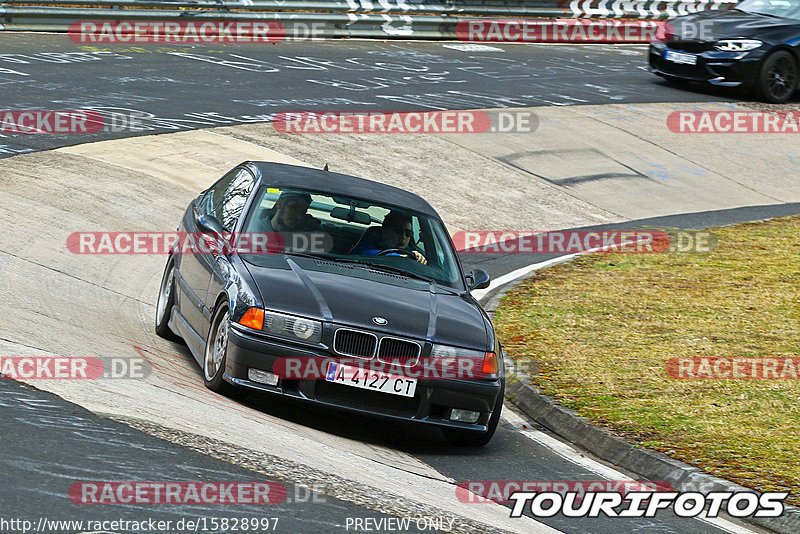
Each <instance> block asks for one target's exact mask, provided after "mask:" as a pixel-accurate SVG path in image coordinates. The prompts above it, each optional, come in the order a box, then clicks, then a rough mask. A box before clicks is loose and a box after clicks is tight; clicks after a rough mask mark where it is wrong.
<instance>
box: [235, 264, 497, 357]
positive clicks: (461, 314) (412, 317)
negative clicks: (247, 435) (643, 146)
mask: <svg viewBox="0 0 800 534" xmlns="http://www.w3.org/2000/svg"><path fill="white" fill-rule="evenodd" d="M246 264H247V268H248V270H249V271H250V274H251V275H252V277H253V280H254V281H255V283H256V285H257V286H258V289H259V291H260V293H261V296H262V301H263V303H264V307H265V308H267V309H269V310H275V311H282V312H286V313H289V314H294V315H301V316H305V317H313V318H317V319H321V320H327V321H332V322H334V323H337V324H341V325H347V326H352V327H357V328H362V329H367V330H372V331H376V332H382V333H388V334H393V335H397V336H404V337H410V338H414V339H418V340H426V339H427V340H431V341H434V342H436V343H443V344H448V345H455V346H460V347H466V348H474V349H479V350H485V349H486V348H487V347H488V346H489V336H488V333H487V329H486V319H485V318H484V315H483V313H482V311H481V310H480V308H479V307H478V305H477V304H476V303H475V302H474V301H473V300H472V299H470V298H469V297H466V296H463V295H460V294H458V293H457V292H455V291H454V290H450V289H448V288H443V287H441V286H437V285H435V284H430V283H428V282H425V281H422V280H417V279H414V278H407V277H404V276H401V275H396V274H393V273H384V272H380V271H377V270H372V269H368V268H364V267H362V266H354V265H348V264H344V263H335V262H328V261H322V260H314V259H311V258H301V257H287V256H283V255H275V256H272V257H270V258H269V259H268V260H266V261H265V260H263V259H259V260H258V265H256V264H253V263H251V262H246ZM374 317H382V318H383V319H385V320H386V324H385V325H383V326H379V325H378V324H376V323H375V322H374V321H373V318H374Z"/></svg>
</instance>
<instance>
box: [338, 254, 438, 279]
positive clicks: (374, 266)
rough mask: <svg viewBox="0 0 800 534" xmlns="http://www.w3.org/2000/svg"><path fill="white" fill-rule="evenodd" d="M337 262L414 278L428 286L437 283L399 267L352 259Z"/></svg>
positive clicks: (342, 259)
mask: <svg viewBox="0 0 800 534" xmlns="http://www.w3.org/2000/svg"><path fill="white" fill-rule="evenodd" d="M339 261H341V262H343V263H351V264H356V265H363V266H365V267H369V268H371V269H375V270H377V271H386V272H390V273H394V274H400V275H403V276H407V277H409V278H416V279H417V280H423V281H425V282H428V283H430V284H436V283H437V282H436V280H434V279H433V278H430V277H428V276H424V275H421V274H417V273H415V272H412V271H407V270H405V269H400V268H399V267H392V266H390V265H382V264H378V263H372V262H368V261H363V260H354V259H351V258H341V259H340V260H339Z"/></svg>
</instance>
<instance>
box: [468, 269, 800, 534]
mask: <svg viewBox="0 0 800 534" xmlns="http://www.w3.org/2000/svg"><path fill="white" fill-rule="evenodd" d="M570 259H571V258H570ZM565 261H569V260H565ZM550 265H553V264H550ZM548 266H549V265H548ZM542 268H544V267H542ZM538 270H539V269H535V270H533V271H532V272H530V273H528V274H526V275H524V276H520V277H519V278H517V279H514V280H511V281H509V282H507V283H506V284H505V285H503V286H501V287H498V288H493V289H492V290H491V291H490V292H489V293H487V294H486V295H483V296H482V298H480V299H479V300H480V302H481V304H482V305H483V306H484V309H486V312H487V313H488V314H489V316H490V317H492V318H493V317H494V312H495V311H496V310H497V307H498V306H499V304H500V300H501V299H502V298H503V297H504V296H505V295H506V293H508V291H510V290H511V289H513V288H514V287H516V286H517V285H519V284H521V283H522V282H524V281H525V280H527V279H528V278H530V277H532V276H534V275H535V274H536V272H537V271H538ZM503 357H504V359H505V360H506V362H507V363H511V364H513V363H514V361H513V359H512V358H511V357H510V356H509V355H508V353H505V354H504V355H503ZM508 367H509V365H506V368H508ZM506 398H507V399H508V400H509V401H510V402H511V403H513V404H514V405H515V406H516V407H517V408H519V409H520V410H521V411H522V412H523V413H524V414H525V415H527V416H528V417H530V418H531V420H533V421H535V422H536V423H538V424H540V425H542V426H543V427H545V428H547V429H548V430H551V431H552V432H555V433H556V434H558V435H559V436H561V437H562V438H564V439H566V440H567V441H569V442H570V443H572V444H574V445H577V446H578V447H581V448H582V449H584V450H586V451H588V452H590V453H592V454H593V455H595V456H597V457H598V458H600V459H602V460H605V461H607V462H611V463H612V464H614V465H617V466H619V467H621V468H623V469H625V470H627V471H630V472H632V473H634V474H636V475H639V476H641V477H643V478H645V479H647V480H657V481H664V482H667V483H669V484H670V485H671V486H672V487H673V488H675V490H677V491H700V492H703V493H708V492H712V491H749V492H755V493H758V492H757V491H755V490H753V489H751V488H747V487H745V486H741V485H739V484H736V483H734V482H731V481H729V480H725V479H722V478H719V477H716V476H713V475H710V474H708V473H705V472H703V471H702V470H700V469H699V468H697V467H694V466H692V465H689V464H687V463H684V462H681V461H680V460H676V459H674V458H670V457H669V456H667V455H666V454H664V453H661V452H657V451H652V450H650V449H644V448H641V447H639V446H637V445H634V444H632V443H629V442H628V441H626V440H624V439H622V438H619V437H617V436H615V435H613V434H611V433H610V432H609V431H607V430H604V429H602V428H600V427H597V426H594V425H592V424H591V422H590V421H589V420H588V419H587V418H585V417H581V416H579V415H578V414H577V413H576V412H574V411H572V410H570V409H568V408H564V407H563V406H559V405H558V404H557V401H556V400H555V399H554V398H552V397H548V396H546V395H542V394H540V393H539V391H538V389H537V388H536V387H535V386H531V385H529V384H527V383H524V382H523V381H522V380H521V379H520V377H518V376H517V375H516V374H514V373H513V372H508V371H507V373H506ZM743 521H746V522H747V523H750V524H753V525H755V526H758V527H761V528H765V529H768V530H771V531H773V532H777V533H779V534H797V533H798V532H800V508H798V507H796V506H791V505H786V508H785V512H784V515H783V516H781V517H779V518H756V517H753V518H747V519H743Z"/></svg>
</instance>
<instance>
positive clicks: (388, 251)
mask: <svg viewBox="0 0 800 534" xmlns="http://www.w3.org/2000/svg"><path fill="white" fill-rule="evenodd" d="M392 254H397V255H398V256H405V257H406V258H411V259H414V260H415V259H417V257H416V256H415V255H414V253H413V252H411V251H410V250H406V249H404V248H387V249H386V250H381V251H380V252H378V253H377V254H375V255H376V256H389V255H392Z"/></svg>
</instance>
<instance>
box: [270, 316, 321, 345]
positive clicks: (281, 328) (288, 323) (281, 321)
mask: <svg viewBox="0 0 800 534" xmlns="http://www.w3.org/2000/svg"><path fill="white" fill-rule="evenodd" d="M264 331H265V332H269V333H270V334H275V335H276V336H282V337H288V338H293V339H299V340H302V341H308V342H309V343H319V341H320V339H322V323H321V322H320V321H315V320H313V319H305V318H303V317H294V316H293V315H284V314H282V313H275V312H271V311H268V312H264Z"/></svg>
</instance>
